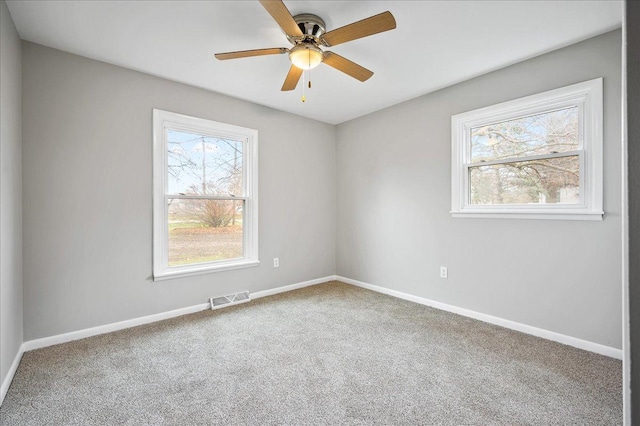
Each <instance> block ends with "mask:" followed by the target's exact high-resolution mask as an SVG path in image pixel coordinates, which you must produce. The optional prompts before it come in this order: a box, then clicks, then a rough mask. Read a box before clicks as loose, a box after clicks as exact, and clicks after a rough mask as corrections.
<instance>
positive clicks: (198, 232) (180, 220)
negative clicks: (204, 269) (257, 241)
mask: <svg viewBox="0 0 640 426" xmlns="http://www.w3.org/2000/svg"><path fill="white" fill-rule="evenodd" d="M243 207H244V201H243V200H201V199H197V200H192V199H176V198H174V199H170V200H169V242H168V245H169V247H168V248H169V266H179V265H186V264H192V263H203V262H213V261H217V260H227V259H235V258H239V257H243V247H242V241H243V238H242V232H243V214H242V213H243Z"/></svg>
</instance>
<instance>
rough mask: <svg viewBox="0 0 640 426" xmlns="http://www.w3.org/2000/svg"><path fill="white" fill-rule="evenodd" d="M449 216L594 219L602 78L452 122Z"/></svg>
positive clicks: (598, 197) (598, 214) (597, 215)
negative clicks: (450, 214)
mask: <svg viewBox="0 0 640 426" xmlns="http://www.w3.org/2000/svg"><path fill="white" fill-rule="evenodd" d="M451 135H452V190H451V201H452V205H451V213H452V215H453V216H454V217H494V218H495V217H497V218H524V219H574V220H601V219H602V215H603V211H602V144H603V142H602V79H601V78H599V79H595V80H590V81H587V82H584V83H578V84H574V85H571V86H567V87H563V88H560V89H556V90H551V91H548V92H544V93H540V94H537V95H533V96H528V97H525V98H520V99H516V100H513V101H509V102H505V103H501V104H498V105H493V106H490V107H487V108H482V109H477V110H474V111H469V112H465V113H462V114H458V115H454V116H453V117H452V118H451Z"/></svg>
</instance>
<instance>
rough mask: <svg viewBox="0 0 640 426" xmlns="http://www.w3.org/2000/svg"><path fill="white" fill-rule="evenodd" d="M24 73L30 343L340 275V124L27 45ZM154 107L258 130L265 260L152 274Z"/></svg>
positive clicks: (261, 243)
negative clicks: (189, 273)
mask: <svg viewBox="0 0 640 426" xmlns="http://www.w3.org/2000/svg"><path fill="white" fill-rule="evenodd" d="M23 71H24V72H23V82H24V85H23V88H24V89H23V90H24V91H23V117H22V119H23V124H24V126H23V132H24V134H23V140H24V153H23V155H24V163H23V167H24V182H23V184H24V203H25V205H26V206H29V208H28V209H25V212H24V299H25V303H24V320H25V330H24V334H25V340H31V339H35V338H39V337H44V336H51V335H55V334H59V333H64V332H69V331H73V330H79V329H84V328H87V327H93V326H98V325H102V324H108V323H112V322H116V321H121V320H126V319H130V318H137V317H141V316H144V315H150V314H154V313H159V312H165V311H168V310H172V309H177V308H182V307H187V306H192V305H196V304H200V303H206V302H207V300H208V298H209V297H211V296H216V295H222V294H228V293H230V292H235V291H240V290H249V291H252V292H253V291H259V290H265V289H270V288H275V287H279V286H283V285H287V284H293V283H297V282H301V281H305V280H310V279H315V278H320V277H325V276H328V275H332V274H333V273H334V272H335V161H336V160H335V154H336V153H335V127H334V126H331V125H328V124H324V123H320V122H317V121H313V120H309V119H305V118H302V117H298V116H294V115H291V114H288V113H283V112H279V111H276V110H273V109H269V108H266V107H262V106H258V105H255V104H252V103H249V102H244V101H240V100H237V99H232V98H229V97H226V96H222V95H218V94H215V93H211V92H208V91H205V90H201V89H197V88H194V87H190V86H187V85H183V84H179V83H174V82H170V81H167V80H164V79H161V78H157V77H153V76H150V75H146V74H142V73H139V72H135V71H131V70H127V69H123V68H119V67H116V66H112V65H108V64H105V63H102V62H98V61H94V60H91V59H86V58H82V57H79V56H75V55H71V54H68V53H63V52H60V51H57V50H53V49H50V48H46V47H42V46H39V45H36V44H32V43H28V42H23ZM211 78H216V76H215V75H212V76H211ZM276 95H277V93H274V96H276ZM152 108H159V109H163V110H168V111H173V112H178V113H182V114H187V115H192V116H197V117H203V118H207V119H211V120H216V121H220V122H224V123H229V124H234V125H240V126H245V127H250V128H255V129H257V130H258V131H259V155H260V160H259V197H260V218H259V222H260V226H259V246H260V248H259V250H260V259H261V261H262V264H261V265H260V266H259V267H255V268H248V269H241V270H234V271H227V272H218V273H212V274H207V275H200V276H197V277H189V278H182V279H174V280H169V281H160V282H153V281H152V280H151V278H150V277H151V271H152V269H151V252H152V228H151V220H152V200H151V199H152V182H151V165H152V163H151V159H152V153H151V150H152V141H151V138H152V135H151V132H152V112H151V111H152ZM274 257H279V258H280V268H278V269H274V268H273V261H272V259H273V258H274Z"/></svg>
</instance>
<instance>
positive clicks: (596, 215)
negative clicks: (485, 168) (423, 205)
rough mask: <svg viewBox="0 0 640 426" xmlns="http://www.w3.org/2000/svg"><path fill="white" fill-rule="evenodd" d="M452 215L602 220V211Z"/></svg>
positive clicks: (458, 215)
mask: <svg viewBox="0 0 640 426" xmlns="http://www.w3.org/2000/svg"><path fill="white" fill-rule="evenodd" d="M451 216H452V217H458V218H460V217H465V218H474V219H477V218H483V219H547V220H602V219H603V216H604V212H582V213H578V212H575V211H573V212H535V211H534V212H531V211H529V212H514V211H512V212H506V211H504V212H500V211H495V210H494V211H464V212H461V211H457V212H453V211H452V212H451Z"/></svg>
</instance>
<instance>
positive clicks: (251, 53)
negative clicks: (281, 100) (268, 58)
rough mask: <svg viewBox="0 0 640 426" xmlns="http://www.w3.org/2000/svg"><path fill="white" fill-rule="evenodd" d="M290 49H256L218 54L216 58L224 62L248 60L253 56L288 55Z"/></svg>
mask: <svg viewBox="0 0 640 426" xmlns="http://www.w3.org/2000/svg"><path fill="white" fill-rule="evenodd" d="M288 51H289V49H286V48H284V47H273V48H270V49H254V50H241V51H239V52H226V53H216V54H215V57H216V58H217V59H220V60H221V61H224V60H225V59H237V58H248V57H251V56H263V55H278V54H281V53H287V52H288Z"/></svg>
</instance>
